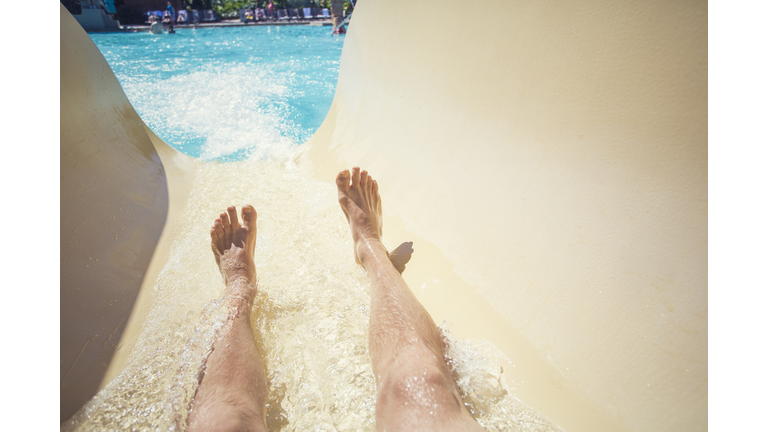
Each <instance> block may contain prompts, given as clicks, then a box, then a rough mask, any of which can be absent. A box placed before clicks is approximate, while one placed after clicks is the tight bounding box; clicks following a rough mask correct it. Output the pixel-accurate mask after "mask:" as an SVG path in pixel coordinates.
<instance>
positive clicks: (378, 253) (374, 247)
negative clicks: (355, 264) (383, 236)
mask: <svg viewBox="0 0 768 432" xmlns="http://www.w3.org/2000/svg"><path fill="white" fill-rule="evenodd" d="M355 254H356V255H357V260H358V261H359V262H360V264H361V265H362V266H363V267H366V268H367V267H368V266H370V265H372V264H375V263H377V262H379V261H386V262H389V253H388V252H387V248H385V247H384V244H383V243H381V240H379V239H361V240H359V241H357V242H355Z"/></svg>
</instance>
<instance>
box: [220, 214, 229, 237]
mask: <svg viewBox="0 0 768 432" xmlns="http://www.w3.org/2000/svg"><path fill="white" fill-rule="evenodd" d="M219 219H221V226H222V227H223V228H224V232H225V233H227V232H229V216H227V214H226V213H221V214H220V215H219Z"/></svg>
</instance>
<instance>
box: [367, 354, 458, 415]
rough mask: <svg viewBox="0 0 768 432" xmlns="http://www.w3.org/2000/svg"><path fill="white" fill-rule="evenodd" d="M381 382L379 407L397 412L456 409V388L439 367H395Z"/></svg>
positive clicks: (449, 377) (429, 365) (451, 379)
mask: <svg viewBox="0 0 768 432" xmlns="http://www.w3.org/2000/svg"><path fill="white" fill-rule="evenodd" d="M393 366H395V367H394V368H393V369H392V370H390V371H388V373H387V374H385V375H384V376H382V379H381V380H380V385H381V389H380V391H379V392H378V399H379V400H378V403H379V404H383V405H386V406H389V407H391V408H396V409H414V410H422V409H428V410H432V409H435V410H437V409H438V408H439V410H440V411H443V410H444V409H449V410H450V409H451V408H459V404H460V401H459V397H458V393H457V391H456V384H455V382H454V380H453V376H452V375H451V374H450V372H448V371H446V370H444V368H441V367H439V366H438V365H431V364H428V365H423V364H420V365H416V364H414V365H407V364H403V365H399V366H400V367H396V365H394V364H393Z"/></svg>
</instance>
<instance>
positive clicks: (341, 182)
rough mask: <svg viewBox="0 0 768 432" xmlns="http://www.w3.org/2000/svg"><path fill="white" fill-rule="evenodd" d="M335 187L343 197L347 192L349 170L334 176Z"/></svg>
mask: <svg viewBox="0 0 768 432" xmlns="http://www.w3.org/2000/svg"><path fill="white" fill-rule="evenodd" d="M336 187H337V188H339V191H341V192H344V194H345V195H346V194H347V192H349V170H344V171H342V172H340V173H339V175H337V176H336Z"/></svg>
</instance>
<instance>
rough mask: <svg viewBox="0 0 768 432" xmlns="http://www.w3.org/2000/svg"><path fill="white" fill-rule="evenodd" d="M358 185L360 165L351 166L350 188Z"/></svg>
mask: <svg viewBox="0 0 768 432" xmlns="http://www.w3.org/2000/svg"><path fill="white" fill-rule="evenodd" d="M358 186H360V167H354V168H352V186H351V187H352V188H356V187H358Z"/></svg>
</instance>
